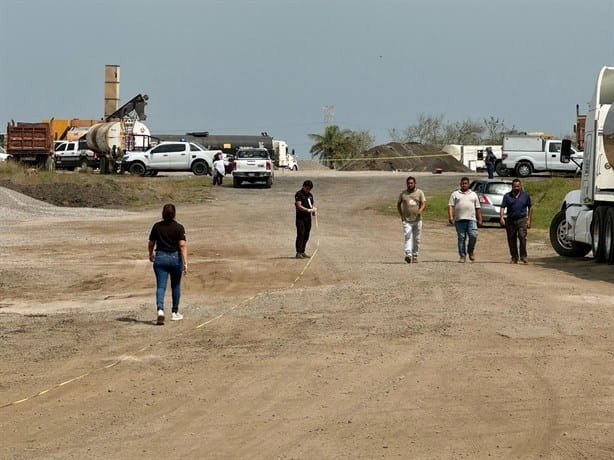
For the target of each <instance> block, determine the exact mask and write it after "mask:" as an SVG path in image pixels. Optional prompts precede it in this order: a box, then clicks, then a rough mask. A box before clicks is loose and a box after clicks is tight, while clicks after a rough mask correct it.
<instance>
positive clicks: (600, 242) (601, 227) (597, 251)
mask: <svg viewBox="0 0 614 460" xmlns="http://www.w3.org/2000/svg"><path fill="white" fill-rule="evenodd" d="M606 213H607V208H604V207H603V206H598V207H597V209H595V211H594V212H593V222H592V224H591V236H592V245H591V248H592V250H593V257H594V258H595V260H596V261H597V262H605V257H606V254H605V244H604V243H605V238H604V236H605V235H604V233H605V221H606Z"/></svg>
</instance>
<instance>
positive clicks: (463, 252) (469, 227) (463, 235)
mask: <svg viewBox="0 0 614 460" xmlns="http://www.w3.org/2000/svg"><path fill="white" fill-rule="evenodd" d="M454 226H455V227H456V237H457V239H458V255H459V256H461V257H467V253H469V254H473V251H474V250H475V243H476V242H477V241H478V223H477V222H476V221H475V220H469V219H463V220H457V221H455V222H454ZM467 240H469V244H467Z"/></svg>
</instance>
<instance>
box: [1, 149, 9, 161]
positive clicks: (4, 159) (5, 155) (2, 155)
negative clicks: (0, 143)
mask: <svg viewBox="0 0 614 460" xmlns="http://www.w3.org/2000/svg"><path fill="white" fill-rule="evenodd" d="M8 158H9V154H8V153H6V152H5V150H4V149H3V148H2V147H0V161H6V160H8Z"/></svg>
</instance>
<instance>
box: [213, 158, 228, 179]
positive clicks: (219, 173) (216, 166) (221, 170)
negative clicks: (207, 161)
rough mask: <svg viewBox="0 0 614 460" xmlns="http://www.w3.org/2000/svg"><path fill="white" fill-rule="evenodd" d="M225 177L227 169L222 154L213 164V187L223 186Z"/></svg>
mask: <svg viewBox="0 0 614 460" xmlns="http://www.w3.org/2000/svg"><path fill="white" fill-rule="evenodd" d="M224 175H226V167H225V166H224V157H223V155H221V154H220V155H218V156H217V157H216V160H215V161H214V162H213V185H222V181H223V180H224Z"/></svg>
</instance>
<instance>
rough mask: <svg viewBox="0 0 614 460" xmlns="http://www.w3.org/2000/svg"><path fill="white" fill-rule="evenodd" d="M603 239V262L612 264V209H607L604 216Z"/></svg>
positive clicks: (613, 256) (613, 219)
mask: <svg viewBox="0 0 614 460" xmlns="http://www.w3.org/2000/svg"><path fill="white" fill-rule="evenodd" d="M603 239H604V245H603V250H604V256H605V262H607V263H608V265H613V264H614V208H610V207H608V208H607V211H606V214H605V231H604V234H603Z"/></svg>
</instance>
